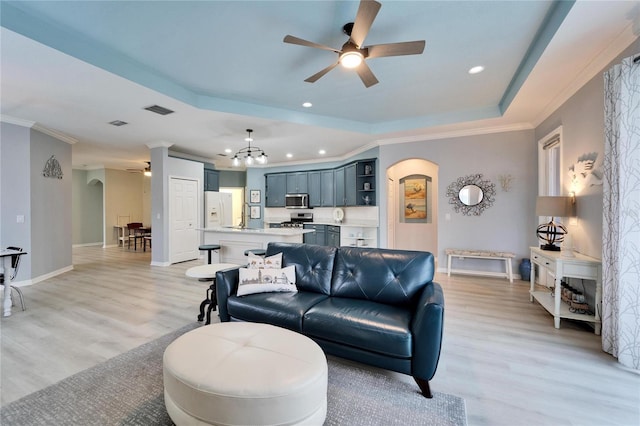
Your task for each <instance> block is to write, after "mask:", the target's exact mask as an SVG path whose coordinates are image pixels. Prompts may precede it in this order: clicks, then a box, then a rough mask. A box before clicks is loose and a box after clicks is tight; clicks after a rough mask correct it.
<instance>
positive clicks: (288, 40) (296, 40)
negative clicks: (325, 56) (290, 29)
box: [282, 35, 340, 53]
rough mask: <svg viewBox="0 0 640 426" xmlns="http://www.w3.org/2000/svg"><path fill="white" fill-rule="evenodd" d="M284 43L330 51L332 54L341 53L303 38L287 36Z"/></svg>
mask: <svg viewBox="0 0 640 426" xmlns="http://www.w3.org/2000/svg"><path fill="white" fill-rule="evenodd" d="M282 41H284V42H285V43H290V44H297V45H299V46H306V47H315V48H316V49H322V50H328V51H330V52H336V53H340V50H338V49H334V48H333V47H329V46H325V45H322V44H318V43H314V42H312V41H307V40H303V39H301V38H298V37H294V36H292V35H286V36H285V37H284V40H282Z"/></svg>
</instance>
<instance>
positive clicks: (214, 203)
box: [204, 191, 233, 228]
mask: <svg viewBox="0 0 640 426" xmlns="http://www.w3.org/2000/svg"><path fill="white" fill-rule="evenodd" d="M204 209H205V210H204V217H205V224H204V225H205V227H206V228H209V227H211V226H232V225H233V216H232V211H231V194H229V193H226V192H212V191H206V192H205V193H204Z"/></svg>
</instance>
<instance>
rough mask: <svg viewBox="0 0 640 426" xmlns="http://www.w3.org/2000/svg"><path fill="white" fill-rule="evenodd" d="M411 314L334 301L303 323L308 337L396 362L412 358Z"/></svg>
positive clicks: (373, 304) (321, 305)
mask: <svg viewBox="0 0 640 426" xmlns="http://www.w3.org/2000/svg"><path fill="white" fill-rule="evenodd" d="M410 321H411V311H410V310H409V309H405V308H401V307H398V306H389V305H384V304H382V303H376V302H370V301H367V300H357V299H345V298H339V297H330V298H328V299H326V300H323V301H322V302H320V303H317V304H316V305H314V306H313V307H312V308H310V309H309V310H308V311H307V312H306V313H305V314H304V319H303V321H302V328H303V332H304V334H306V335H308V336H310V337H317V338H320V339H324V340H329V341H332V342H336V343H340V344H343V345H347V346H353V347H358V348H361V349H365V350H369V351H372V352H377V353H380V354H384V355H387V356H392V357H396V358H411V356H412V352H413V340H412V336H411V332H410V331H409V324H410Z"/></svg>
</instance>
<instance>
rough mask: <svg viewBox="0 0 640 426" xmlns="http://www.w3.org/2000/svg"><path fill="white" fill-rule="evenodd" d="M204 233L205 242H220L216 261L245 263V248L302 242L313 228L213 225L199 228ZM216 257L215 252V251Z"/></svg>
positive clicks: (213, 260)
mask: <svg viewBox="0 0 640 426" xmlns="http://www.w3.org/2000/svg"><path fill="white" fill-rule="evenodd" d="M198 230H199V231H202V233H203V236H204V238H203V244H218V245H220V250H219V253H218V259H217V260H216V259H212V262H214V263H235V264H237V265H243V264H245V263H246V262H247V257H246V256H245V255H244V252H245V250H249V249H266V248H267V244H269V243H270V242H286V243H302V239H303V238H302V236H303V235H304V234H306V233H308V232H314V231H313V230H311V229H301V228H238V227H225V226H213V227H209V228H199V229H198ZM214 257H215V253H214Z"/></svg>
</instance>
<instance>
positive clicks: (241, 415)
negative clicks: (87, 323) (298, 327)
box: [163, 322, 327, 426]
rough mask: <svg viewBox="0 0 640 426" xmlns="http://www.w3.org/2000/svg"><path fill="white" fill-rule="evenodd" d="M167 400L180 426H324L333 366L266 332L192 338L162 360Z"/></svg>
mask: <svg viewBox="0 0 640 426" xmlns="http://www.w3.org/2000/svg"><path fill="white" fill-rule="evenodd" d="M163 371H164V400H165V405H166V407H167V412H168V413H169V416H170V417H171V419H172V420H173V421H174V423H175V424H176V425H178V426H180V425H209V424H213V425H302V424H304V425H322V424H323V422H324V419H325V417H326V414H327V359H326V357H325V355H324V352H323V351H322V349H320V347H319V346H318V345H317V344H316V343H315V342H314V341H313V340H311V339H309V338H307V337H305V336H303V335H301V334H298V333H295V332H293V331H289V330H286V329H284V328H280V327H275V326H272V325H267V324H257V323H244V322H227V323H221V324H212V325H207V326H204V327H200V328H197V329H195V330H193V331H190V332H188V333H186V334H184V335H182V336H180V337H179V338H177V339H176V340H175V341H173V343H171V344H170V345H169V346H168V347H167V349H166V350H165V352H164V359H163Z"/></svg>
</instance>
